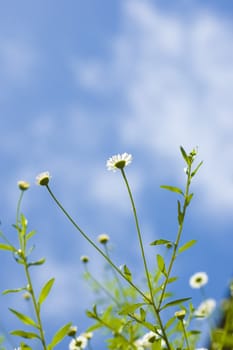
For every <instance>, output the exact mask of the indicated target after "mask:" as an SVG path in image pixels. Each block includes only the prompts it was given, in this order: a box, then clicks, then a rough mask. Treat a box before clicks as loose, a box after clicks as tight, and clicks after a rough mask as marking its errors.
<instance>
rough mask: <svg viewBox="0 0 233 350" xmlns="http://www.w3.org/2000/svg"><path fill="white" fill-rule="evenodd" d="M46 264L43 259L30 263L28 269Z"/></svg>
mask: <svg viewBox="0 0 233 350" xmlns="http://www.w3.org/2000/svg"><path fill="white" fill-rule="evenodd" d="M44 263H45V258H41V259H40V260H37V261H34V262H30V263H29V264H28V267H30V266H38V265H43V264H44Z"/></svg>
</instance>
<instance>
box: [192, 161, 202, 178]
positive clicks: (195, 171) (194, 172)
mask: <svg viewBox="0 0 233 350" xmlns="http://www.w3.org/2000/svg"><path fill="white" fill-rule="evenodd" d="M202 164H203V161H202V162H200V163H199V164H198V166H197V167H196V169H195V170H194V171H193V172H192V173H191V177H193V176H194V175H196V173H197V172H198V170H199V169H200V167H201V166H202Z"/></svg>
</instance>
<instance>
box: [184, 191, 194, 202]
mask: <svg viewBox="0 0 233 350" xmlns="http://www.w3.org/2000/svg"><path fill="white" fill-rule="evenodd" d="M193 195H194V194H193V193H190V195H189V196H188V197H186V203H187V205H189V204H190V202H191V200H192V198H193Z"/></svg>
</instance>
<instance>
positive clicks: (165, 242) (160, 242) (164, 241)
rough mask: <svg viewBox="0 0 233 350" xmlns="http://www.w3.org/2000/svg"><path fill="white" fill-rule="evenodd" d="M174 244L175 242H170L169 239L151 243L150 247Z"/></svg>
mask: <svg viewBox="0 0 233 350" xmlns="http://www.w3.org/2000/svg"><path fill="white" fill-rule="evenodd" d="M167 244H172V245H173V242H171V241H168V240H167V239H156V240H155V241H154V242H151V243H150V245H167Z"/></svg>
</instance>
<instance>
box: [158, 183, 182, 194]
mask: <svg viewBox="0 0 233 350" xmlns="http://www.w3.org/2000/svg"><path fill="white" fill-rule="evenodd" d="M160 188H164V189H165V190H168V191H171V192H175V193H179V194H182V196H183V195H184V193H183V191H182V190H181V189H180V188H178V187H174V186H166V185H162V186H160Z"/></svg>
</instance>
